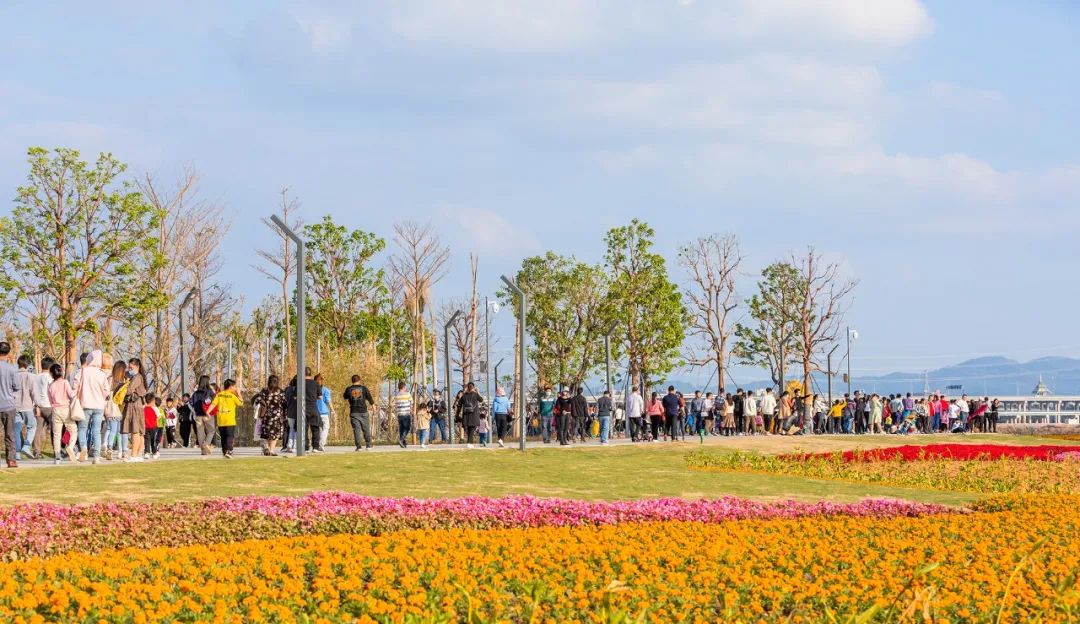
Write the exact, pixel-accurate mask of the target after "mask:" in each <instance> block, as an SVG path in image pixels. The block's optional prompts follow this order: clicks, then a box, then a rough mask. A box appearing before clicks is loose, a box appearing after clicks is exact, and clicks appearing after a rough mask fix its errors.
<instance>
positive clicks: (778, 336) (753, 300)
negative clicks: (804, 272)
mask: <svg viewBox="0 0 1080 624" xmlns="http://www.w3.org/2000/svg"><path fill="white" fill-rule="evenodd" d="M757 290H758V291H757V292H756V293H755V294H754V295H753V296H752V297H750V298H749V299H747V300H746V309H747V315H748V316H749V318H750V320H751V321H752V322H751V323H749V324H744V323H737V324H736V325H735V339H736V342H735V347H734V348H733V349H732V354H733V355H734V356H735V358H736V359H737V360H738V361H739V362H740V363H742V364H748V365H750V366H758V367H761V368H766V369H768V370H769V375H770V377H771V378H772V381H773V383H774V384H775V385H776V387H777V388H781V389H782V388H783V387H784V376H785V374H786V372H787V367H788V365H790V364H793V363H795V362H796V361H798V360H797V357H798V353H799V350H800V349H799V332H798V327H797V322H798V318H799V300H800V293H801V292H802V290H803V279H802V276H801V275H800V273H799V270H798V269H797V268H796V267H795V266H794V265H793V264H791V263H789V262H775V263H773V264H770V265H769V266H767V267H765V268H764V269H762V271H761V280H760V281H758V284H757Z"/></svg>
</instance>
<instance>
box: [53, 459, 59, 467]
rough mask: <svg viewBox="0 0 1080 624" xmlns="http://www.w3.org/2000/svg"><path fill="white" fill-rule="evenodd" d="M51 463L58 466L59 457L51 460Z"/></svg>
mask: <svg viewBox="0 0 1080 624" xmlns="http://www.w3.org/2000/svg"><path fill="white" fill-rule="evenodd" d="M52 463H53V466H59V465H60V460H59V459H54V460H52Z"/></svg>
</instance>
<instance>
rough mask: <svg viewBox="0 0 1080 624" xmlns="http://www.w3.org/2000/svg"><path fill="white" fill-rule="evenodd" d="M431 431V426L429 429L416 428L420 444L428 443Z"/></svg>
mask: <svg viewBox="0 0 1080 624" xmlns="http://www.w3.org/2000/svg"><path fill="white" fill-rule="evenodd" d="M429 433H431V431H430V427H429V428H428V429H417V430H416V436H417V437H418V438H420V444H427V438H428V434H429Z"/></svg>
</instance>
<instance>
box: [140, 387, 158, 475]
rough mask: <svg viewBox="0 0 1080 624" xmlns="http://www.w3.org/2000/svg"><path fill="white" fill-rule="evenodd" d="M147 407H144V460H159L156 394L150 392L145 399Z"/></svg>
mask: <svg viewBox="0 0 1080 624" xmlns="http://www.w3.org/2000/svg"><path fill="white" fill-rule="evenodd" d="M144 398H145V400H146V405H144V406H143V424H144V425H145V426H146V434H145V435H146V454H144V455H143V458H144V459H151V458H153V459H157V458H158V436H157V433H158V412H157V409H156V408H155V407H154V393H153V392H149V393H147V394H146V396H145V397H144Z"/></svg>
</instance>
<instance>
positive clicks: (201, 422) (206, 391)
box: [132, 375, 216, 456]
mask: <svg viewBox="0 0 1080 624" xmlns="http://www.w3.org/2000/svg"><path fill="white" fill-rule="evenodd" d="M213 402H214V389H213V388H211V387H210V376H209V375H201V376H200V377H199V382H198V384H196V387H195V393H194V394H192V395H191V410H192V413H193V414H194V418H195V441H196V443H198V445H199V451H200V452H201V454H202V455H209V454H210V448H211V444H212V443H213V441H214V431H215V429H216V427H215V425H214V417H213V416H211V415H210V414H209V413H207V411H206V410H207V409H209V407H210V404H211V403H213ZM134 455H135V452H134V449H133V450H132V456H134Z"/></svg>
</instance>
